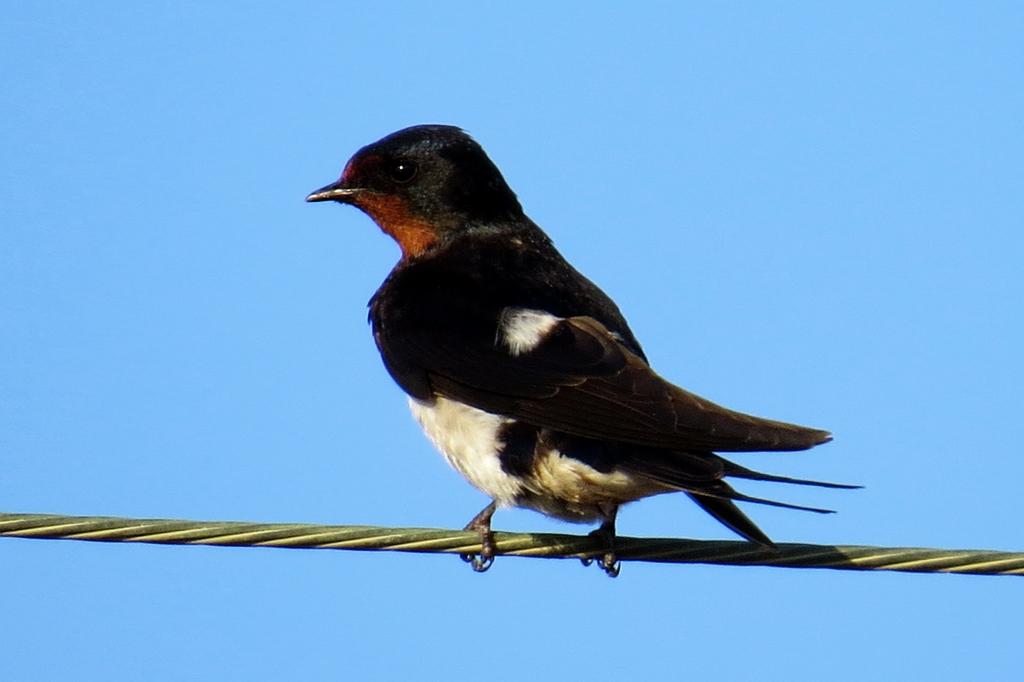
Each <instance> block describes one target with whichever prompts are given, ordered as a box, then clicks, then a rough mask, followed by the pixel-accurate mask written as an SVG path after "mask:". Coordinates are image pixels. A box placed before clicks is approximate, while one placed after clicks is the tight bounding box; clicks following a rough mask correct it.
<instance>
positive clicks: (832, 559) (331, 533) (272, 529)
mask: <svg viewBox="0 0 1024 682" xmlns="http://www.w3.org/2000/svg"><path fill="white" fill-rule="evenodd" d="M0 536H7V537H18V538H37V539H51V540H88V541H93V542H143V543H151V544H164V545H216V546H222V547H291V548H302V549H349V550H389V551H397V552H434V553H436V552H444V553H451V554H471V553H473V552H476V551H479V549H480V536H479V534H478V533H476V532H474V531H461V530H443V529H435V528H382V527H378V526H325V525H316V524H308V523H246V522H240V521H185V520H174V519H133V518H122V517H110V516H63V515H58V514H9V513H0ZM494 539H495V542H496V545H497V554H498V555H507V556H522V557H540V558H546V559H581V558H587V557H592V556H595V555H599V554H601V553H603V552H604V551H605V547H604V546H603V545H602V544H601V543H600V541H598V540H597V539H595V538H592V537H589V536H580V535H562V534H555V533H503V532H495V534H494ZM616 554H617V555H618V558H619V559H620V560H622V561H652V562H659V563H674V564H687V563H699V564H728V565H734V566H777V567H787V568H831V569H841V570H854V571H868V570H874V571H906V572H912V573H971V574H976V575H1024V552H996V551H987V550H972V549H931V548H921V547H870V546H859V545H804V544H792V543H780V544H779V545H778V548H777V550H771V549H766V548H763V547H759V546H757V545H752V544H750V543H748V542H738V541H718V540H714V541H709V540H681V539H671V538H633V537H619V538H617V540H616Z"/></svg>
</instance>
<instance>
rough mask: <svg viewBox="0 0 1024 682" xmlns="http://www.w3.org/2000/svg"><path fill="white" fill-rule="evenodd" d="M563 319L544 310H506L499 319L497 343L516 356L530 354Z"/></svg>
mask: <svg viewBox="0 0 1024 682" xmlns="http://www.w3.org/2000/svg"><path fill="white" fill-rule="evenodd" d="M562 319H563V318H561V317H558V316H556V315H552V314H551V313H546V312H544V311H543V310H531V309H530V308H505V310H503V311H502V313H501V317H500V318H499V319H498V338H497V341H498V342H500V343H501V344H503V345H504V346H505V347H506V348H508V351H509V353H511V354H512V355H513V357H514V356H516V355H522V354H523V353H529V352H530V351H531V350H533V349H534V348H536V347H537V344H539V343H540V342H541V341H543V340H544V337H545V336H547V335H548V333H549V332H550V331H551V330H552V329H553V328H554V326H555V325H556V324H558V323H559V322H561V321H562Z"/></svg>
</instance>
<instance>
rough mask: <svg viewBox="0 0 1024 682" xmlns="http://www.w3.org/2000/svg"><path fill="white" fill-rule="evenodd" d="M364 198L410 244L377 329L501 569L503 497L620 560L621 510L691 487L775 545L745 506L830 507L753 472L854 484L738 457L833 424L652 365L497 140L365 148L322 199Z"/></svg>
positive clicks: (390, 365) (384, 298)
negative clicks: (527, 192) (780, 417)
mask: <svg viewBox="0 0 1024 682" xmlns="http://www.w3.org/2000/svg"><path fill="white" fill-rule="evenodd" d="M306 201H308V202H327V201H330V202H338V203H341V204H348V205H351V206H354V207H356V208H358V209H360V210H361V211H362V212H363V213H365V214H366V215H368V216H369V217H370V218H371V219H372V220H373V221H374V222H375V223H376V224H377V226H378V227H379V228H380V229H381V230H382V231H383V232H384V233H385V234H387V235H389V236H390V237H391V238H393V239H394V241H395V242H397V244H398V247H399V249H400V251H401V256H400V258H399V260H398V262H397V264H396V265H395V266H394V268H393V269H392V270H391V272H390V274H388V276H387V278H386V279H385V280H384V282H383V284H382V285H381V286H380V288H379V289H378V290H377V291H376V293H375V294H374V295H373V297H372V298H371V299H370V302H369V322H370V325H371V328H372V332H373V338H374V341H375V342H376V346H377V349H378V350H379V352H380V355H381V358H382V360H383V362H384V366H385V367H386V369H387V371H388V373H389V374H390V375H391V377H392V378H393V379H394V381H395V382H396V383H397V384H398V386H399V387H401V389H402V390H403V391H404V392H405V393H406V394H407V395H408V400H409V405H410V408H411V410H412V413H413V416H414V417H415V419H416V421H418V422H419V424H420V425H421V427H422V428H423V431H424V432H425V434H426V436H427V437H428V439H429V440H430V441H432V442H433V444H434V445H435V446H436V448H437V449H438V450H439V451H440V452H441V454H442V455H443V457H444V458H445V459H446V460H447V462H448V463H449V464H450V465H451V466H452V467H453V468H454V469H456V470H457V471H458V472H459V473H461V474H462V475H463V476H464V477H465V478H466V479H467V480H468V481H469V483H471V484H472V485H473V486H475V487H476V488H477V489H479V490H480V491H481V492H483V493H484V494H485V495H487V496H488V497H489V498H490V499H491V502H490V503H489V504H488V505H487V506H486V507H485V508H484V509H483V510H481V511H480V513H478V514H477V515H476V516H474V517H473V519H472V520H471V521H470V522H469V524H467V525H466V527H465V530H472V531H476V532H478V533H479V536H480V549H479V551H477V552H474V553H472V554H467V555H463V558H464V559H465V560H466V561H469V562H470V563H471V564H472V566H473V568H474V570H477V571H485V570H487V568H489V567H490V566H491V564H492V562H493V560H494V556H495V553H496V545H495V541H494V534H493V531H492V528H491V519H492V516H493V514H494V513H495V510H496V509H498V508H508V507H520V508H528V509H532V510H535V511H538V512H541V513H542V514H545V515H548V516H551V517H554V518H558V519H562V520H564V521H569V522H575V523H590V524H595V523H596V524H599V527H598V528H597V529H596V530H595V531H594V532H593V533H591V535H592V536H594V537H595V538H597V539H598V540H599V541H600V544H601V546H603V547H604V550H603V551H602V552H600V553H599V554H597V555H594V556H592V557H589V556H588V557H584V563H589V562H590V560H592V559H593V560H597V561H598V565H599V566H600V567H601V568H602V569H603V570H604V571H605V572H606V573H607V574H608V575H610V576H613V577H614V576H616V575H618V573H619V570H620V563H619V561H618V556H617V554H616V531H615V522H616V516H617V514H618V511H619V508H620V507H621V506H622V505H624V504H627V503H630V502H634V501H637V500H639V499H642V498H646V497H649V496H652V495H659V494H663V493H671V492H682V493H684V494H685V495H687V496H688V497H689V498H690V499H691V500H693V502H695V503H696V504H697V505H698V506H699V507H700V508H702V509H703V510H704V511H705V512H707V513H708V514H710V515H711V516H713V517H714V518H715V519H717V520H718V521H720V522H721V523H722V524H724V525H725V526H726V527H728V528H730V529H731V530H732V531H734V532H736V533H737V534H739V535H740V536H742V537H743V538H745V539H747V540H748V541H750V542H752V543H755V544H756V545H760V546H762V547H764V548H767V549H774V548H775V545H774V543H773V542H772V540H771V539H770V538H769V537H768V536H767V535H766V534H765V533H764V532H763V531H762V530H761V529H760V528H759V527H758V526H757V525H755V524H754V522H753V521H751V520H750V518H749V517H747V515H746V514H745V513H744V512H743V511H741V510H740V509H739V507H738V506H737V505H736V504H735V503H736V502H737V501H741V502H752V503H759V504H767V505H773V506H778V507H787V508H793V509H802V510H806V511H814V512H820V513H831V510H828V509H818V508H815V507H803V506H800V505H794V504H788V503H784V502H777V501H773V500H768V499H763V498H759V497H753V496H749V495H745V494H743V493H741V492H739V491H737V490H736V489H734V488H733V487H732V486H731V485H730V484H729V483H728V482H727V481H726V479H727V478H732V479H752V480H758V481H774V482H779V483H792V484H800V485H814V486H821V487H827V488H855V487H858V486H851V485H845V484H838V483H828V482H822V481H812V480H807V479H798V478H790V477H787V476H776V475H772V474H767V473H762V472H759V471H755V470H753V469H749V468H746V467H744V466H741V465H739V464H736V463H734V462H732V461H730V460H729V459H726V458H725V457H723V456H722V455H721V454H720V453H723V452H748V451H796V450H806V449H809V448H812V447H814V446H816V445H820V444H822V443H826V442H828V441H829V440H831V438H832V436H831V435H830V433H829V432H828V431H825V430H821V429H815V428H808V427H804V426H798V425H795V424H789V423H785V422H781V421H774V420H769V419H763V418H759V417H755V416H751V415H748V414H744V413H741V412H737V411H734V410H731V409H728V408H725V407H722V406H720V405H717V404H715V403H713V402H711V401H710V400H707V399H704V398H702V397H699V396H697V395H695V394H693V393H691V392H688V391H686V390H684V389H683V388H680V387H678V386H676V385H674V384H672V383H670V382H669V381H667V380H665V379H663V378H662V377H661V376H659V375H658V374H657V373H656V372H655V371H654V370H653V369H652V368H651V366H650V365H649V363H648V361H647V357H646V355H645V354H644V351H643V348H642V347H641V346H640V343H639V342H638V341H637V339H636V337H635V336H634V334H633V331H632V330H631V329H630V327H629V325H628V324H627V322H626V319H625V317H623V315H622V313H621V312H620V310H619V308H618V306H617V305H616V304H615V303H614V302H613V301H612V299H611V298H610V297H609V296H608V295H607V294H605V293H604V292H603V291H602V290H601V289H600V288H598V286H597V285H595V284H594V283H593V282H591V281H590V280H589V279H587V278H586V277H585V276H583V275H582V274H581V273H579V272H578V271H577V270H576V269H575V268H574V267H573V266H572V265H570V264H569V262H568V261H567V260H566V259H565V258H564V257H563V256H562V255H561V254H560V253H559V251H558V250H557V249H556V248H555V246H554V244H553V242H552V240H551V239H550V238H549V237H548V235H547V234H546V233H545V232H544V231H543V230H542V229H541V228H540V227H539V226H538V225H537V224H536V223H534V222H533V221H532V220H531V219H530V218H528V217H527V216H526V214H525V213H524V211H523V208H522V206H521V205H520V203H519V200H518V198H517V196H516V194H515V193H514V192H513V191H512V189H511V188H510V187H509V185H508V184H507V182H506V181H505V179H504V177H503V176H502V174H501V172H500V171H499V170H498V167H497V166H496V165H495V164H494V162H493V161H491V159H490V158H489V157H488V155H487V154H486V152H485V151H484V150H483V148H482V147H481V146H480V145H479V144H478V143H477V142H476V141H475V140H474V139H473V138H472V137H471V136H470V135H469V134H468V133H466V132H465V131H464V130H462V129H461V128H458V127H455V126H450V125H416V126H412V127H409V128H405V129H402V130H399V131H397V132H394V133H392V134H390V135H387V136H386V137H384V138H382V139H380V140H378V141H376V142H373V143H371V144H369V145H367V146H365V147H363V148H361V149H359V150H358V151H357V152H356V153H355V154H354V155H353V156H352V157H351V159H350V160H349V161H348V162H347V163H346V165H345V167H344V170H343V171H342V174H341V176H340V178H339V179H338V180H337V181H335V182H332V183H331V184H328V185H326V186H324V187H321V188H320V189H317V190H315V191H314V192H312V193H311V194H309V195H308V196H307V197H306Z"/></svg>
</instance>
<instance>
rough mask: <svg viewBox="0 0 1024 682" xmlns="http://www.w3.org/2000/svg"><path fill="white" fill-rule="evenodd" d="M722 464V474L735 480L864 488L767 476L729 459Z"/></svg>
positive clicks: (805, 479)
mask: <svg viewBox="0 0 1024 682" xmlns="http://www.w3.org/2000/svg"><path fill="white" fill-rule="evenodd" d="M719 459H721V458H719ZM722 464H723V469H722V472H723V473H724V474H725V475H726V476H732V477H733V478H745V479H748V480H751V481H772V482H774V483H792V484H794V485H813V486H817V487H819V488H839V489H842V490H858V489H860V488H863V487H864V486H862V485H850V484H848V483H830V482H828V481H814V480H811V479H807V478H791V477H789V476H776V475H775V474H766V473H764V472H762V471H754V470H753V469H748V468H746V467H743V466H740V465H739V464H736V463H735V462H730V461H729V460H727V459H722Z"/></svg>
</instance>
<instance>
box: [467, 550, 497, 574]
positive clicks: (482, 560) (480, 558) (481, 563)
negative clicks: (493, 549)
mask: <svg viewBox="0 0 1024 682" xmlns="http://www.w3.org/2000/svg"><path fill="white" fill-rule="evenodd" d="M459 558H460V559H462V560H463V561H465V562H466V563H467V564H469V565H470V566H471V567H472V568H473V570H474V571H476V572H477V573H483V572H484V571H486V570H487V569H488V568H490V567H491V565H492V564H493V563H494V555H493V554H485V553H484V552H482V551H481V552H480V553H479V554H460V555H459Z"/></svg>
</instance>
